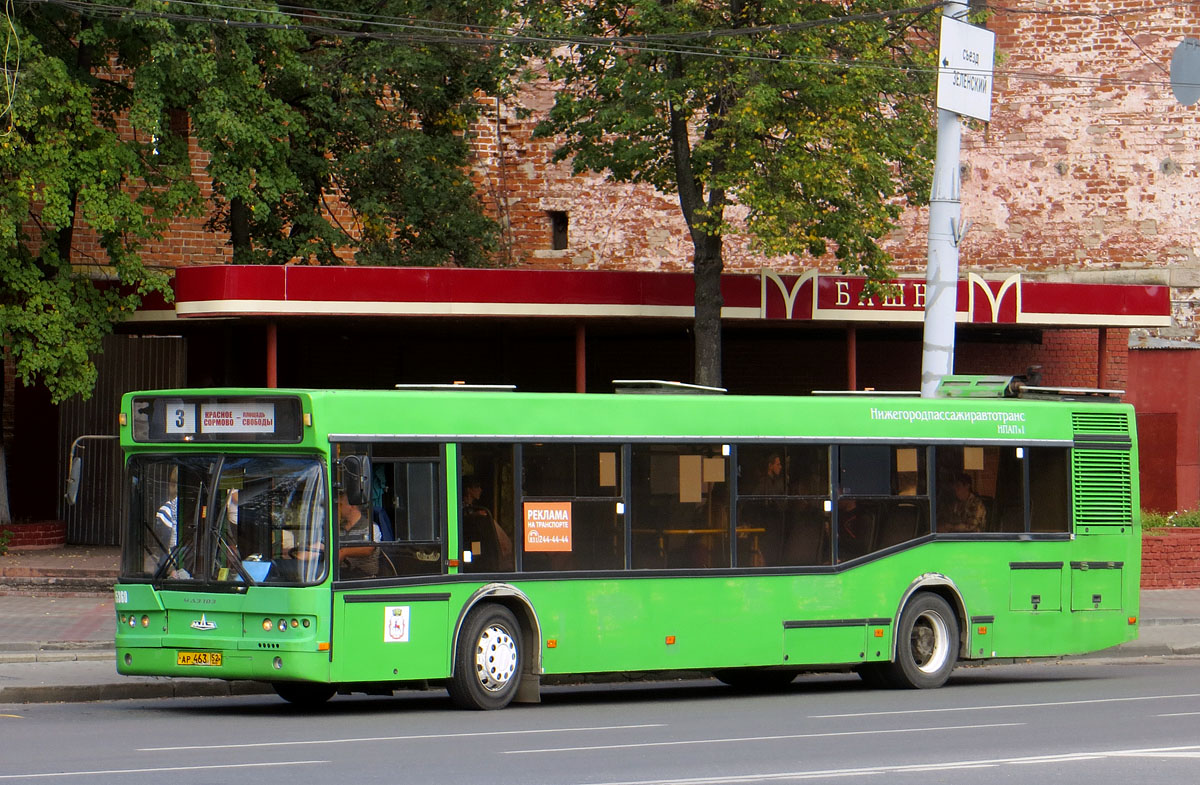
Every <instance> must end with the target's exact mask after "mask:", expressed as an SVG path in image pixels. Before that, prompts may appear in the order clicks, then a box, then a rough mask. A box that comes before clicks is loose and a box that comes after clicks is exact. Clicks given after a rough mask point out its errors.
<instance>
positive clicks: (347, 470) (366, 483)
mask: <svg viewBox="0 0 1200 785" xmlns="http://www.w3.org/2000/svg"><path fill="white" fill-rule="evenodd" d="M342 490H344V491H345V492H346V501H347V502H348V503H350V504H352V505H354V506H355V507H361V506H363V505H365V504H366V503H367V502H368V501H370V499H371V459H370V458H368V457H367V456H365V455H347V456H346V457H345V458H343V459H342Z"/></svg>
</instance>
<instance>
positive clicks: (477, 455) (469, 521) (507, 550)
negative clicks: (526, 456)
mask: <svg viewBox="0 0 1200 785" xmlns="http://www.w3.org/2000/svg"><path fill="white" fill-rule="evenodd" d="M459 457H460V461H461V471H462V474H461V476H460V477H459V481H458V486H459V488H458V489H459V494H460V497H461V502H460V507H459V521H460V524H461V528H460V530H459V538H458V544H459V550H460V551H462V552H463V553H464V554H468V553H469V554H470V557H469V560H468V559H467V558H463V559H462V561H461V564H462V571H463V572H509V571H512V570H513V569H514V568H515V561H514V556H515V554H514V548H513V542H514V539H515V538H514V531H515V525H514V521H513V506H514V501H513V493H514V488H513V477H514V474H513V446H512V445H511V444H464V445H462V446H461V447H460V448H459Z"/></svg>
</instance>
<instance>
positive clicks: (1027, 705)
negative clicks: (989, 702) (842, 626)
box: [809, 692, 1200, 720]
mask: <svg viewBox="0 0 1200 785" xmlns="http://www.w3.org/2000/svg"><path fill="white" fill-rule="evenodd" d="M1175 698H1200V692H1190V693H1186V694H1183V695H1144V696H1137V697H1132V698H1093V699H1091V700H1077V701H1054V702H1050V703H1000V704H997V705H995V706H947V707H944V708H940V709H903V710H897V711H861V712H857V713H854V714H811V715H809V719H810V720H833V719H848V718H851V717H884V716H887V715H889V714H936V713H939V712H944V711H984V710H990V709H1037V708H1041V707H1043V706H1084V705H1088V704H1092V703H1129V702H1131V701H1154V700H1173V699H1175Z"/></svg>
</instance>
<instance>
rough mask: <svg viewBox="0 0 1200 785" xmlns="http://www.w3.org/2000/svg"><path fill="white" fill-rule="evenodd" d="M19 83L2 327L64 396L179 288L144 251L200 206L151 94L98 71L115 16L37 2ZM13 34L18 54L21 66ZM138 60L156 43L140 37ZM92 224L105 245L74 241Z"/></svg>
mask: <svg viewBox="0 0 1200 785" xmlns="http://www.w3.org/2000/svg"><path fill="white" fill-rule="evenodd" d="M15 22H16V23H17V25H16V27H15V29H16V32H17V34H18V35H20V38H21V41H20V70H19V78H18V80H17V82H16V84H17V89H16V90H15V91H14V92H13V93H12V94H11V95H10V96H7V98H8V99H10V100H11V103H10V104H9V110H8V113H7V116H5V117H4V118H3V127H0V336H2V338H3V343H4V348H5V350H6V351H7V352H8V353H9V355H10V356H11V358H12V360H13V362H14V365H15V368H16V373H17V375H18V376H19V378H20V379H21V380H22V381H23V382H24V383H25V384H32V383H33V382H34V381H35V380H37V379H41V380H43V381H44V382H45V384H46V386H47V388H48V389H49V391H50V394H51V397H52V399H53V400H54V401H56V402H58V401H62V400H64V399H65V398H68V397H70V396H72V395H76V394H83V395H88V394H90V392H91V389H92V387H93V385H94V383H95V377H96V369H95V366H94V365H93V364H92V362H91V359H90V356H91V355H92V354H93V353H94V352H96V351H98V350H99V347H100V341H101V339H102V338H103V336H104V335H105V334H107V333H108V332H110V331H111V330H112V325H113V324H114V323H115V322H117V321H119V320H121V319H122V318H124V317H125V316H127V315H128V314H129V313H131V312H132V311H133V310H134V309H135V308H136V307H137V305H138V304H139V303H140V301H141V297H142V296H144V295H145V294H147V293H149V292H152V291H158V292H161V293H163V294H164V295H166V296H168V297H169V296H170V290H169V288H168V286H167V278H166V276H165V275H163V274H162V273H159V272H155V271H153V270H150V269H148V268H147V267H146V266H145V265H144V264H143V263H142V260H141V257H140V251H141V249H142V247H143V246H144V244H145V243H146V242H147V241H148V240H150V239H153V238H155V237H157V236H159V234H160V232H161V230H162V228H163V226H164V225H165V223H166V221H168V220H169V219H170V218H171V217H173V216H175V215H179V214H183V213H187V212H189V211H194V210H195V209H197V207H198V202H197V196H198V193H197V190H196V188H195V186H194V185H193V184H192V183H191V181H190V177H189V171H188V167H187V162H186V159H185V158H184V157H183V156H182V155H180V151H179V149H178V148H177V147H169V146H167V145H162V146H161V149H159V150H157V151H156V150H155V146H154V145H153V142H152V139H153V134H154V130H153V129H148V128H146V127H144V126H141V125H138V124H137V123H136V122H135V123H133V127H132V134H122V133H120V132H119V131H118V120H119V118H120V117H121V116H123V115H125V114H128V116H129V117H130V118H131V119H133V118H137V117H145V116H146V114H147V113H146V112H145V111H144V106H143V104H142V96H139V95H137V94H135V91H133V90H131V89H130V88H129V87H128V85H127V84H126V83H124V82H123V81H122V80H121V79H117V78H112V79H109V80H106V79H104V78H101V76H98V75H97V74H98V71H97V69H95V68H94V67H93V63H95V62H105V61H106V58H107V57H109V56H110V54H111V56H115V55H116V52H115V49H113V48H111V44H112V40H113V36H114V35H115V34H116V28H117V26H116V25H115V24H114V25H113V26H111V27H110V26H109V25H108V24H91V23H81V22H80V20H79V19H77V18H73V17H71V16H70V15H65V14H59V13H56V12H54V11H53V10H43V9H39V10H38V11H37V12H36V13H35V12H33V11H29V12H27V14H26V15H25V16H22V17H18V18H17V19H16V20H15ZM15 49H16V48H15V47H10V50H9V55H8V56H9V57H10V61H6V67H13V68H14V69H15V66H16V64H17V63H16V59H15ZM125 54H126V55H127V56H128V57H129V58H130V59H129V63H130V64H136V62H137V61H138V60H139V59H141V58H142V57H143V56H144V54H145V53H144V51H143V50H140V49H139V48H138V47H137V46H136V45H134V44H130V46H129V47H128V48H127V51H126V52H125ZM84 229H90V230H91V232H93V233H94V236H95V239H96V241H97V245H98V253H97V254H95V255H84V254H81V253H79V252H78V251H77V250H74V249H73V248H74V244H75V240H76V238H77V235H78V234H80V233H81V232H82V231H83V230H84Z"/></svg>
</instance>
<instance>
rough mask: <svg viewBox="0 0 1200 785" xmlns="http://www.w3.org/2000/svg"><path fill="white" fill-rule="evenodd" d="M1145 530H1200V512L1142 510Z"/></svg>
mask: <svg viewBox="0 0 1200 785" xmlns="http://www.w3.org/2000/svg"><path fill="white" fill-rule="evenodd" d="M1142 528H1143V529H1173V528H1180V529H1182V528H1188V529H1195V528H1200V510H1179V511H1177V512H1171V513H1165V512H1158V511H1156V510H1142Z"/></svg>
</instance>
